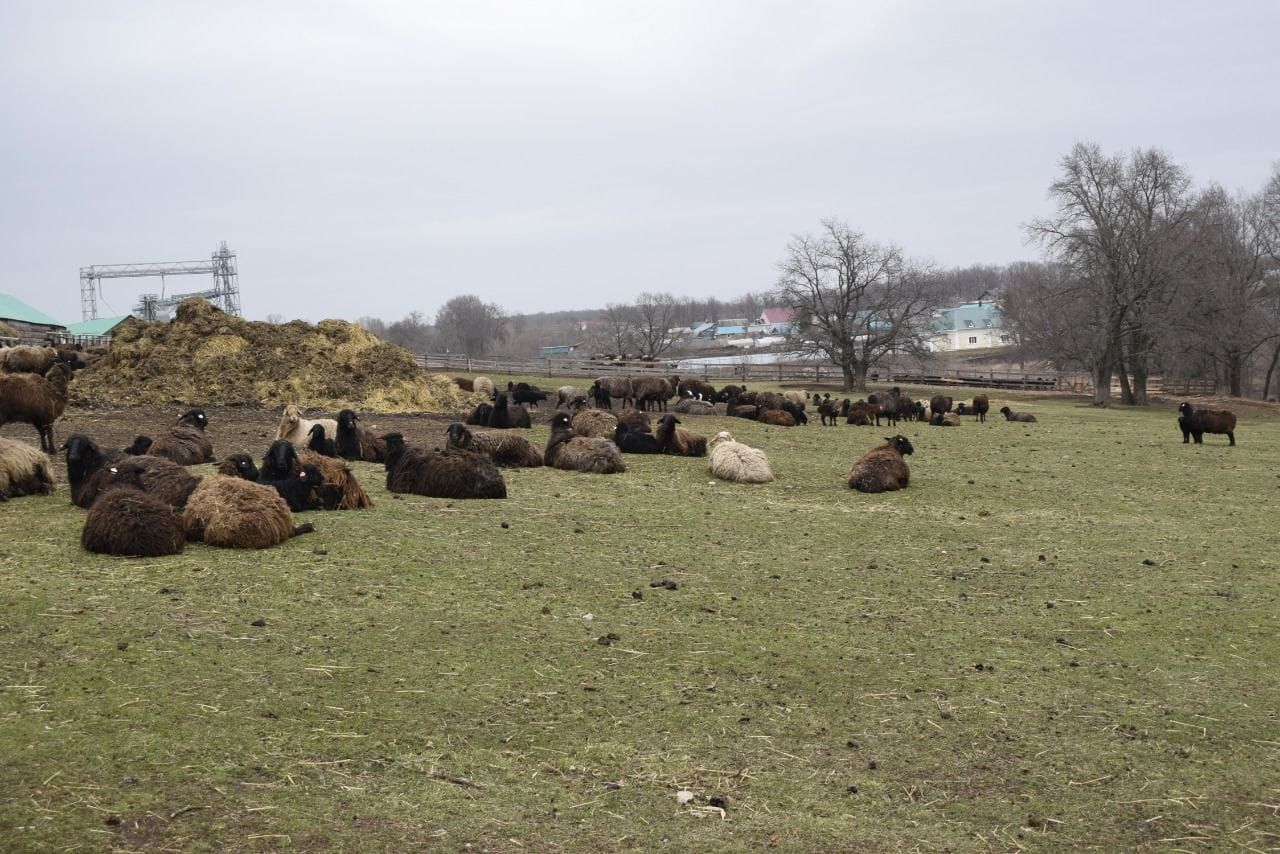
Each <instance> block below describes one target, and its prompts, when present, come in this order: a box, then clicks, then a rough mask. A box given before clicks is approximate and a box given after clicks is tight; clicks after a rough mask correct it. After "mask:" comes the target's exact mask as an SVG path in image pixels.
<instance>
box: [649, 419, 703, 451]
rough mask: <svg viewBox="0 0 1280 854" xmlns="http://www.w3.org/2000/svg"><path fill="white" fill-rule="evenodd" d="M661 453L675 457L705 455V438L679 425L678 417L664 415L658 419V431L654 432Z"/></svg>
mask: <svg viewBox="0 0 1280 854" xmlns="http://www.w3.org/2000/svg"><path fill="white" fill-rule="evenodd" d="M654 438H655V439H657V440H658V447H659V448H661V449H662V453H664V454H671V455H672V456H677V457H705V456H706V455H707V440H706V438H705V437H703V436H699V435H698V434H697V433H694V432H693V431H691V430H686V429H685V428H683V427H681V426H680V419H679V418H676V417H675V416H674V415H664V416H662V417H661V418H659V419H658V432H657V433H655V434H654Z"/></svg>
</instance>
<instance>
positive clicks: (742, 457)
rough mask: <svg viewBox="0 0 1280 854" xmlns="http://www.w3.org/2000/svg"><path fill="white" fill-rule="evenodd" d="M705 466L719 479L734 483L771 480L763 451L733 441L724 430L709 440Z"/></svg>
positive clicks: (767, 459) (771, 473) (771, 474)
mask: <svg viewBox="0 0 1280 854" xmlns="http://www.w3.org/2000/svg"><path fill="white" fill-rule="evenodd" d="M707 467H708V468H709V469H710V470H711V474H713V475H715V476H716V477H718V478H720V479H721V480H731V481H733V482H735V483H769V482H771V481H772V480H773V469H772V468H770V466H769V458H768V457H767V456H765V453H764V451H762V450H760V449H759V448H753V447H751V446H750V445H744V444H743V443H742V442H738V441H735V440H734V438H733V436H731V435H730V434H729V433H728V432H727V431H724V430H721V431H720V432H719V433H717V434H716V435H715V438H714V439H712V440H711V456H710V458H709V459H708V460H707Z"/></svg>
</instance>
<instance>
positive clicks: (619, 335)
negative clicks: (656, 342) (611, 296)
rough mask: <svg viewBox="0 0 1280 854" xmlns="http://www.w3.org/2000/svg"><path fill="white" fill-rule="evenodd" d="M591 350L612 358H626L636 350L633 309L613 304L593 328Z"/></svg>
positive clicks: (605, 308)
mask: <svg viewBox="0 0 1280 854" xmlns="http://www.w3.org/2000/svg"><path fill="white" fill-rule="evenodd" d="M590 342H591V349H592V350H594V351H596V352H598V353H606V354H608V355H610V356H619V357H622V356H626V355H627V353H628V352H630V351H631V350H634V349H635V314H634V312H633V310H632V307H631V306H629V305H624V304H623V303H617V302H611V303H609V304H608V305H606V306H605V307H604V317H603V318H601V320H600V321H599V322H598V323H595V324H593V325H592V326H591V333H590Z"/></svg>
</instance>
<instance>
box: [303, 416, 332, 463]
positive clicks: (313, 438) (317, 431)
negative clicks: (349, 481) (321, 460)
mask: <svg viewBox="0 0 1280 854" xmlns="http://www.w3.org/2000/svg"><path fill="white" fill-rule="evenodd" d="M334 430H335V432H336V430H337V428H334ZM307 450H309V451H315V452H316V453H317V454H319V455H320V456H322V457H336V456H338V446H337V445H336V444H334V441H333V440H332V439H330V438H327V437H326V436H325V429H324V425H323V424H312V425H311V429H310V430H308V431H307Z"/></svg>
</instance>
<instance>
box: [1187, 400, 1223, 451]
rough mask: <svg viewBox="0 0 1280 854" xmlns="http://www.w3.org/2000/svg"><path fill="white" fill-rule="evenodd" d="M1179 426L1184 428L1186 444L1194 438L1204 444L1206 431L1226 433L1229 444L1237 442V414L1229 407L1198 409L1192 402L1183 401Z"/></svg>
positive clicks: (1198, 443) (1198, 442) (1197, 442)
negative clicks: (1228, 408)
mask: <svg viewBox="0 0 1280 854" xmlns="http://www.w3.org/2000/svg"><path fill="white" fill-rule="evenodd" d="M1178 427H1179V428H1180V429H1181V430H1182V444H1184V445H1185V444H1187V443H1188V442H1190V441H1191V440H1192V439H1193V438H1194V439H1195V440H1196V444H1197V445H1203V444H1204V434H1205V433H1218V434H1220V435H1226V437H1227V442H1228V444H1230V445H1234V444H1235V443H1236V414H1235V413H1234V412H1231V411H1230V410H1227V409H1216V410H1215V409H1196V408H1195V407H1193V406H1192V405H1191V404H1190V403H1185V402H1184V403H1181V404H1179V405H1178Z"/></svg>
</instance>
